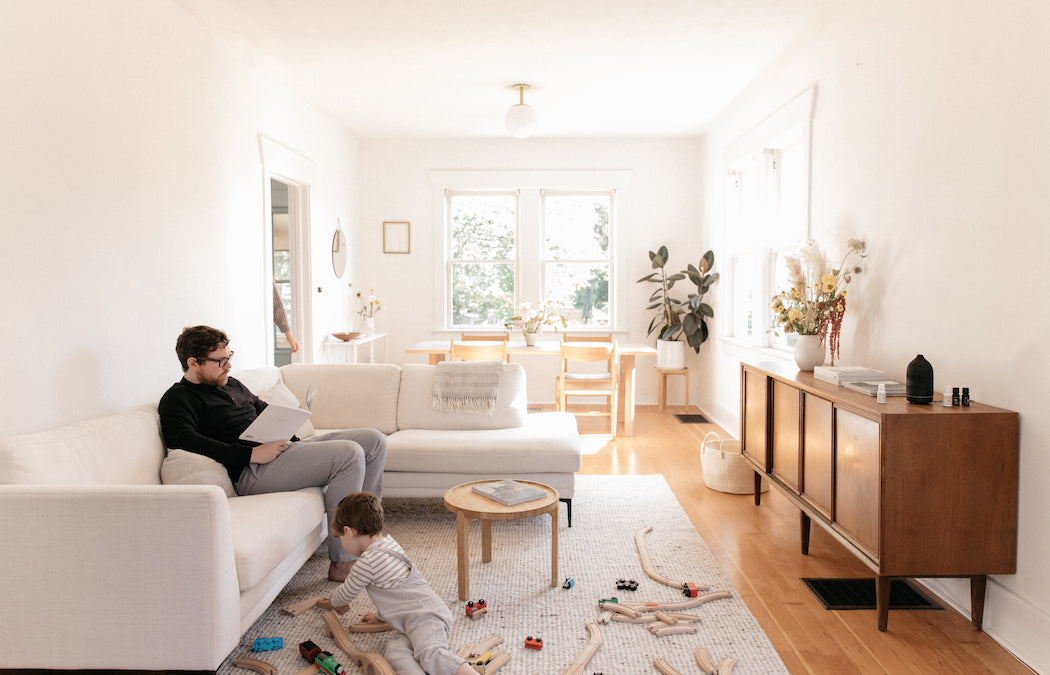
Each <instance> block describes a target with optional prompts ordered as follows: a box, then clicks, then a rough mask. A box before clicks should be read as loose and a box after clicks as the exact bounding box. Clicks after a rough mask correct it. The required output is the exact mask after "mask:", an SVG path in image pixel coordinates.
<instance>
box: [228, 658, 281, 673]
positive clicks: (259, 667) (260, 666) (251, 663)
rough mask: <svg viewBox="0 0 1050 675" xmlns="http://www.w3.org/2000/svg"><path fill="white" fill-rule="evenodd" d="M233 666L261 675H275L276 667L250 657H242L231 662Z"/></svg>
mask: <svg viewBox="0 0 1050 675" xmlns="http://www.w3.org/2000/svg"><path fill="white" fill-rule="evenodd" d="M233 665H235V666H237V667H238V668H247V669H248V670H254V671H255V672H257V673H261V674H262V675H275V674H276V673H277V667H276V666H274V665H273V664H272V663H267V662H266V661H262V660H260V659H253V658H251V657H244V658H241V659H237V660H236V661H234V662H233Z"/></svg>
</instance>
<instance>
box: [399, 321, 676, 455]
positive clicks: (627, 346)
mask: <svg viewBox="0 0 1050 675" xmlns="http://www.w3.org/2000/svg"><path fill="white" fill-rule="evenodd" d="M474 344H485V342H483V341H481V342H475V343H474ZM493 344H497V343H496V342H495V341H494V342H493ZM506 344H507V353H508V354H516V355H522V356H536V357H546V358H557V357H558V356H559V355H560V354H561V345H562V343H561V341H559V340H537V341H536V343H535V344H533V345H527V344H525V342H524V341H523V340H510V341H508V342H507V343H506ZM590 344H594V343H590ZM451 349H452V343H451V341H450V340H424V341H423V342H419V343H416V344H414V345H412V346H411V347H409V348H408V349H406V350H405V353H407V354H426V355H427V360H428V362H429V363H430V365H434V364H436V363H438V362H440V361H443V360H445V359H446V358H448V354H449V352H450V351H451ZM650 354H651V355H652V356H654V357H655V356H656V349H654V348H653V347H650V346H649V345H646V344H641V343H631V342H619V341H618V342H617V343H616V356H617V358H618V359H619V361H620V387H619V397H618V398H619V401H620V403H619V406H618V407H619V410H618V414H619V419H620V420H621V421H622V423H623V427H622V428H623V435H624V436H633V435H634V406H635V393H634V385H635V359H636V358H637V357H639V356H648V355H650Z"/></svg>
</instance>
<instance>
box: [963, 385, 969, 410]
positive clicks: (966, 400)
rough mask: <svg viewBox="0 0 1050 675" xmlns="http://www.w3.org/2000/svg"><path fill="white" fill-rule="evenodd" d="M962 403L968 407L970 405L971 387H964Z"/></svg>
mask: <svg viewBox="0 0 1050 675" xmlns="http://www.w3.org/2000/svg"><path fill="white" fill-rule="evenodd" d="M962 404H963V405H964V406H966V407H967V408H968V407H970V388H969V387H963V393H962Z"/></svg>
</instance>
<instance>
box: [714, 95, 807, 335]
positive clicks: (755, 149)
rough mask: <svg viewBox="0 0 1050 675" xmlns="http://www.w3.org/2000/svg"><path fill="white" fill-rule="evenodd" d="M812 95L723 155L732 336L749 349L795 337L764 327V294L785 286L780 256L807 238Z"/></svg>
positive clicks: (767, 296) (766, 307) (766, 318)
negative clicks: (724, 160)
mask: <svg viewBox="0 0 1050 675" xmlns="http://www.w3.org/2000/svg"><path fill="white" fill-rule="evenodd" d="M814 95H815V89H812V88H811V89H808V90H807V91H806V92H804V93H803V94H801V95H800V96H798V97H796V98H795V99H793V100H792V101H791V102H790V103H788V104H787V105H786V106H784V107H783V108H782V109H780V110H779V111H777V112H776V113H774V115H772V116H771V117H770V118H768V119H767V120H766V121H765V122H763V123H761V124H759V125H758V126H757V127H756V128H755V129H753V130H752V131H750V132H748V134H746V135H745V136H744V137H742V138H740V139H738V140H737V141H734V143H733V144H732V145H731V146H730V149H729V151H728V152H727V158H728V159H729V162H728V171H727V181H726V200H725V204H726V220H725V222H726V242H727V245H728V248H729V259H730V269H729V274H730V279H729V284H728V285H729V287H730V289H731V290H730V293H731V300H732V331H733V332H732V337H733V338H736V339H738V340H740V341H743V342H746V343H747V344H750V345H752V346H755V347H769V346H773V347H780V348H787V347H789V346H790V344H791V342H793V340H792V341H791V342H789V340H788V338H789V337H790V338H794V337H795V336H793V335H792V336H785V335H777V334H776V333H773V332H772V331H771V310H770V299H771V298H772V297H773V295H774V294H775V293H776V292H777V290H778V289H781V288H784V287H785V285H786V283H787V282H786V269H785V267H784V263H783V257H784V256H786V255H791V254H792V253H793V252H794V251H795V250H796V249H797V248H798V246H799V245H800V244H801V243H803V242H804V241H805V239H806V237H807V236H808V230H809V133H810V128H809V127H810V119H811V113H812V103H813V99H814Z"/></svg>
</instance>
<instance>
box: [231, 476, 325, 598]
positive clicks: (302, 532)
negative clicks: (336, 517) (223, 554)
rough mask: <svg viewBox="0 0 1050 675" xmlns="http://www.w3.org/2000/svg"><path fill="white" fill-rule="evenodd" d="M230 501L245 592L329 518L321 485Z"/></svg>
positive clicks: (240, 580)
mask: <svg viewBox="0 0 1050 675" xmlns="http://www.w3.org/2000/svg"><path fill="white" fill-rule="evenodd" d="M228 503H229V507H230V527H231V529H232V530H233V557H234V560H235V562H236V565H237V584H238V585H239V586H240V589H241V590H242V591H245V590H247V589H249V588H251V587H253V586H255V585H256V584H258V583H259V582H260V581H262V580H263V579H264V578H265V577H266V575H267V574H269V573H270V572H271V571H272V570H273V569H274V568H275V567H277V566H278V565H280V564H281V562H282V561H283V560H284V559H285V558H287V557H288V556H289V555H290V554H291V553H292V552H293V551H294V550H295V549H296V547H298V546H301V543H302V541H303V539H304V538H305V537H306V536H307V535H308V534H309V533H310V532H312V531H313V530H314V529H315V528H317V527H318V525H319V524H321V523H323V522H324V520H325V513H324V499H323V497H322V493H321V489H320V488H303V489H302V490H296V491H294V492H272V493H269V494H263V495H246V496H244V497H234V498H232V499H230V500H229V502H228Z"/></svg>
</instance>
